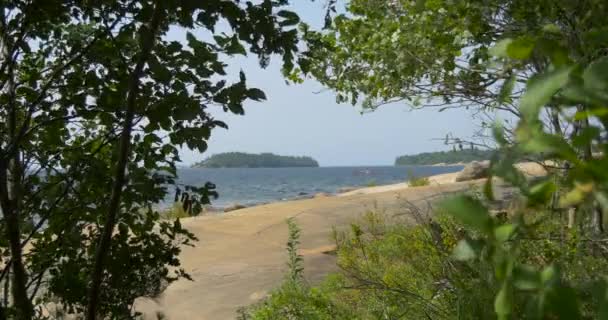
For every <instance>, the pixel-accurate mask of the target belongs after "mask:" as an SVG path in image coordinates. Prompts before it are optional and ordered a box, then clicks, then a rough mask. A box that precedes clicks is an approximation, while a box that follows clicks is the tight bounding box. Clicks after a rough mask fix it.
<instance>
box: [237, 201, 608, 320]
mask: <svg viewBox="0 0 608 320" xmlns="http://www.w3.org/2000/svg"><path fill="white" fill-rule="evenodd" d="M471 199H473V198H471ZM410 212H411V214H413V218H415V219H414V220H416V221H418V222H422V223H420V224H416V225H412V224H411V223H410V222H411V219H409V220H406V219H402V218H399V217H404V216H403V215H401V216H399V217H389V216H387V215H386V214H384V213H381V212H378V211H370V212H368V213H366V214H365V215H364V216H363V218H362V219H361V221H359V222H358V223H355V224H352V225H351V227H350V228H349V229H346V230H336V231H335V232H334V238H335V241H336V243H337V245H338V249H337V252H336V254H337V264H338V266H339V267H340V269H341V270H342V272H339V273H336V274H331V275H329V276H328V277H327V278H326V279H325V281H324V282H323V283H322V284H320V285H319V286H316V287H310V286H309V285H308V284H306V283H305V282H303V281H300V280H295V279H301V278H299V277H293V276H288V277H287V278H286V280H285V282H284V283H283V284H282V285H281V286H280V287H279V289H277V290H276V291H274V292H273V293H272V294H271V295H270V296H269V297H268V298H267V299H266V300H265V301H263V302H261V303H260V304H258V305H256V306H253V307H251V308H250V309H248V310H247V313H243V314H246V315H247V316H248V318H243V319H369V320H372V319H412V320H414V319H493V318H495V299H494V297H495V296H496V295H497V294H498V293H499V292H500V290H501V287H502V284H501V281H500V279H499V278H497V277H496V276H494V261H489V260H486V259H481V258H480V259H472V260H471V259H462V258H463V256H466V254H467V252H461V248H460V245H461V241H462V240H464V239H468V240H469V241H472V242H475V241H479V240H475V239H480V238H481V237H482V234H481V233H480V232H479V231H477V230H476V229H475V228H471V227H468V226H466V225H463V224H461V223H459V222H458V220H457V219H454V218H453V217H452V216H451V215H448V212H445V211H443V210H440V211H438V212H435V216H434V217H433V219H432V220H429V219H428V217H425V216H423V215H422V214H420V212H419V211H416V210H415V208H414V209H413V210H410ZM520 218H521V217H513V218H512V219H520ZM547 218H548V214H545V213H536V214H530V216H529V217H526V220H527V223H528V224H529V225H530V226H534V227H533V228H532V227H531V228H530V229H529V230H527V232H526V237H524V238H522V240H521V241H520V242H519V243H518V245H517V252H518V253H517V255H518V257H519V261H520V263H521V264H522V265H526V266H529V268H545V267H547V266H550V265H555V264H559V265H560V266H561V270H562V275H563V277H564V278H563V279H564V280H565V281H573V282H579V283H581V282H584V281H589V280H592V279H595V278H597V275H599V274H605V273H606V272H607V271H608V260H606V259H605V257H604V256H602V255H601V254H597V252H595V253H594V252H593V250H591V249H592V247H590V246H589V245H588V242H586V241H583V240H582V239H581V238H580V237H579V236H577V234H576V233H575V232H568V233H563V232H561V231H560V230H561V229H560V224H559V223H540V222H544V221H547ZM493 219H495V218H493ZM503 219H507V222H509V221H510V220H509V218H503ZM496 221H498V220H496ZM503 222H505V221H503ZM290 229H291V228H290ZM290 235H292V236H293V235H294V233H293V232H290ZM295 235H296V236H297V234H295ZM560 235H561V236H560ZM289 242H290V243H296V244H297V241H294V240H293V239H292V238H290V240H289ZM291 247H293V246H291ZM289 248H290V246H288V249H289ZM289 250H292V249H289ZM289 250H288V251H289ZM455 252H456V254H457V255H454V253H455ZM469 253H470V252H469ZM484 254H486V255H489V254H490V253H489V252H486V253H484ZM290 256H292V254H291V253H290ZM293 266H296V267H295V268H294V267H293ZM297 266H300V263H296V264H292V267H290V271H289V274H292V272H294V270H297V272H298V273H299V272H301V269H300V267H297ZM530 301H534V299H533V293H530V292H526V293H522V294H520V295H517V296H514V297H513V309H514V310H515V312H514V314H521V315H523V314H524V313H525V310H527V308H528V305H529V304H530ZM596 305H597V303H596V302H594V300H592V299H590V298H587V299H582V300H581V309H582V310H593V309H594V308H595V307H596ZM514 318H517V319H524V318H526V317H524V316H517V317H514Z"/></svg>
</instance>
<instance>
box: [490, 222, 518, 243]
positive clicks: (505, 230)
mask: <svg viewBox="0 0 608 320" xmlns="http://www.w3.org/2000/svg"><path fill="white" fill-rule="evenodd" d="M516 229H517V225H515V224H505V225H502V226H499V227H497V228H496V229H494V237H495V239H496V241H498V242H505V241H507V240H509V238H511V236H512V235H513V234H514V233H515V230H516Z"/></svg>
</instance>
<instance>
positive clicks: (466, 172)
mask: <svg viewBox="0 0 608 320" xmlns="http://www.w3.org/2000/svg"><path fill="white" fill-rule="evenodd" d="M489 172H490V161H473V162H471V163H469V164H467V165H465V167H464V169H462V171H460V173H458V175H457V176H456V182H461V181H469V180H477V179H482V178H487V177H488V175H489Z"/></svg>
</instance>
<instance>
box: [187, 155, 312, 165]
mask: <svg viewBox="0 0 608 320" xmlns="http://www.w3.org/2000/svg"><path fill="white" fill-rule="evenodd" d="M318 166H319V163H318V162H317V161H316V160H315V159H313V158H311V157H294V156H279V155H276V154H272V153H260V154H251V153H244V152H226V153H218V154H214V155H212V156H211V157H209V158H207V159H205V160H203V161H201V162H198V163H195V164H194V165H193V167H197V168H282V167H318Z"/></svg>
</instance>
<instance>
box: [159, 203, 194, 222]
mask: <svg viewBox="0 0 608 320" xmlns="http://www.w3.org/2000/svg"><path fill="white" fill-rule="evenodd" d="M160 217H161V218H162V219H167V220H175V219H178V218H180V219H181V218H187V217H189V215H188V213H187V212H186V211H184V207H183V206H182V203H181V202H175V203H174V204H173V206H172V207H170V208H167V209H165V210H163V211H161V212H160Z"/></svg>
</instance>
